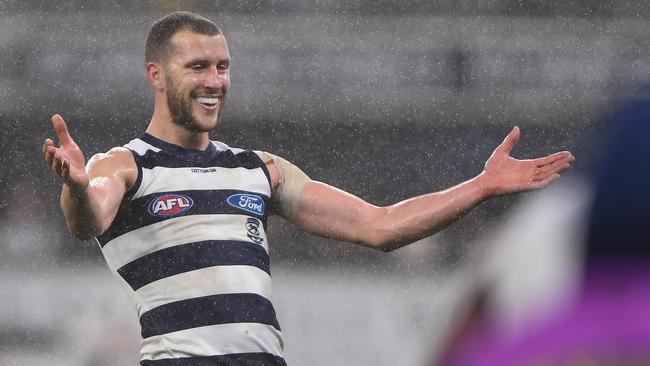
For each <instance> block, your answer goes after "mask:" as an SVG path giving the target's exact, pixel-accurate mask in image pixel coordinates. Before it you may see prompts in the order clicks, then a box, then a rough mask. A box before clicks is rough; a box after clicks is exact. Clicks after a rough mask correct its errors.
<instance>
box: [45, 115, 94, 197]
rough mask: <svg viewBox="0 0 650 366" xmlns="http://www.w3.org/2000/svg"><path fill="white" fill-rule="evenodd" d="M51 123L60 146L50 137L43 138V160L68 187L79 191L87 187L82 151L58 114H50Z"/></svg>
mask: <svg viewBox="0 0 650 366" xmlns="http://www.w3.org/2000/svg"><path fill="white" fill-rule="evenodd" d="M52 125H53V126H54V131H55V132H56V135H57V137H58V139H59V144H60V145H61V147H56V146H55V145H54V141H52V140H51V139H45V141H44V142H43V154H44V155H45V161H47V163H48V164H49V165H50V168H52V171H53V172H54V174H56V175H57V176H59V177H60V178H61V179H62V180H63V183H64V184H65V185H66V186H68V188H70V189H71V190H72V191H73V192H81V191H83V190H85V189H86V187H88V182H89V180H88V174H87V173H86V167H85V165H86V160H85V159H84V155H83V152H81V149H79V146H77V144H76V143H75V142H74V140H73V139H72V137H71V136H70V134H69V133H68V127H67V126H66V124H65V121H64V120H63V118H62V117H61V116H60V115H58V114H55V115H53V116H52Z"/></svg>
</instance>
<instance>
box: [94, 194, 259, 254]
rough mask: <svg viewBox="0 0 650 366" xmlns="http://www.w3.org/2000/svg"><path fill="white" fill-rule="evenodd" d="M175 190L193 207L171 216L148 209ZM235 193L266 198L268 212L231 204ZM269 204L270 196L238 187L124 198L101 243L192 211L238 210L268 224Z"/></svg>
mask: <svg viewBox="0 0 650 366" xmlns="http://www.w3.org/2000/svg"><path fill="white" fill-rule="evenodd" d="M170 193H174V194H178V195H184V196H187V197H190V198H191V199H192V207H190V208H189V209H187V210H185V211H183V212H179V213H177V214H175V215H171V216H155V215H154V214H152V213H150V212H149V205H150V204H151V203H152V202H153V201H154V200H156V199H158V198H159V197H162V196H165V195H167V194H170ZM234 194H250V195H253V196H258V197H261V198H262V199H263V200H264V207H265V212H264V214H263V215H257V214H253V213H250V212H247V211H244V210H242V209H240V208H237V207H233V206H231V205H229V204H228V201H227V199H228V197H230V196H232V195H234ZM268 206H269V197H267V196H266V195H264V194H260V193H254V192H248V191H239V190H228V189H224V190H189V191H176V192H158V193H152V194H148V195H146V196H143V197H139V198H136V199H134V200H133V201H124V203H123V204H122V206H121V207H120V210H119V212H118V214H117V215H116V217H115V220H114V221H113V223H112V224H111V227H110V228H109V229H108V230H107V231H106V232H105V233H103V234H102V235H100V236H98V238H97V239H98V241H99V244H100V245H101V246H102V247H104V245H106V243H108V242H109V241H111V240H113V239H115V238H117V237H118V236H121V235H124V234H126V233H128V232H129V231H132V230H136V229H139V228H141V227H144V226H147V225H151V224H155V223H158V222H161V221H164V220H167V219H170V218H175V217H181V216H189V215H210V214H237V215H248V216H251V217H256V218H258V219H260V220H261V221H262V223H263V224H264V225H265V227H266V217H267V212H268Z"/></svg>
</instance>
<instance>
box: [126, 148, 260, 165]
mask: <svg viewBox="0 0 650 366" xmlns="http://www.w3.org/2000/svg"><path fill="white" fill-rule="evenodd" d="M136 159H137V162H138V164H140V166H142V167H143V168H146V169H152V168H155V167H157V166H161V167H166V168H210V167H220V168H246V169H257V168H260V167H261V165H262V164H260V159H259V157H258V156H257V154H256V153H255V152H254V151H250V150H246V151H243V152H240V153H238V154H235V153H233V152H232V151H230V150H226V151H219V152H215V153H214V155H212V156H209V157H205V156H199V157H197V158H194V159H191V158H187V157H185V156H180V155H175V154H172V153H170V152H167V151H159V152H155V151H153V150H148V151H147V152H146V153H145V154H144V155H142V156H138V157H137V158H136Z"/></svg>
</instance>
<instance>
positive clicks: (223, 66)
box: [217, 62, 230, 71]
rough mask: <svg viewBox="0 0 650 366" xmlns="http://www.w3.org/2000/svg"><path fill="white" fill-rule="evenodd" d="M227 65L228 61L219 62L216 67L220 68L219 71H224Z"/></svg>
mask: <svg viewBox="0 0 650 366" xmlns="http://www.w3.org/2000/svg"><path fill="white" fill-rule="evenodd" d="M229 66H230V64H229V63H228V62H220V63H218V64H217V69H218V70H220V71H226V70H228V67H229Z"/></svg>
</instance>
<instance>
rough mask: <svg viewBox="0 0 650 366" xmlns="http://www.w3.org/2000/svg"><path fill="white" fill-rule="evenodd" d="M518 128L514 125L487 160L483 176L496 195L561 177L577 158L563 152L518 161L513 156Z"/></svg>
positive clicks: (527, 188)
mask: <svg viewBox="0 0 650 366" xmlns="http://www.w3.org/2000/svg"><path fill="white" fill-rule="evenodd" d="M520 136H521V132H520V130H519V127H515V128H513V130H512V132H510V134H508V136H506V138H505V140H504V141H503V143H501V145H499V146H498V147H497V148H496V149H495V150H494V152H493V153H492V156H490V158H489V159H488V161H487V162H486V163H485V169H484V170H483V176H484V178H485V179H486V180H487V181H488V182H489V187H490V190H491V191H492V193H493V194H494V195H504V194H509V193H514V192H520V191H528V190H532V189H538V188H542V187H544V186H546V185H547V184H549V183H550V182H552V181H553V180H555V179H557V178H559V173H560V172H562V171H563V170H565V169H567V168H568V167H569V166H570V163H571V162H572V161H574V160H575V158H574V157H573V155H571V153H570V152H568V151H561V152H557V153H555V154H551V155H548V156H545V157H542V158H537V159H527V160H518V159H515V158H513V157H511V156H510V153H511V152H512V149H513V148H514V147H515V145H516V144H517V141H519V137H520Z"/></svg>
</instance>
